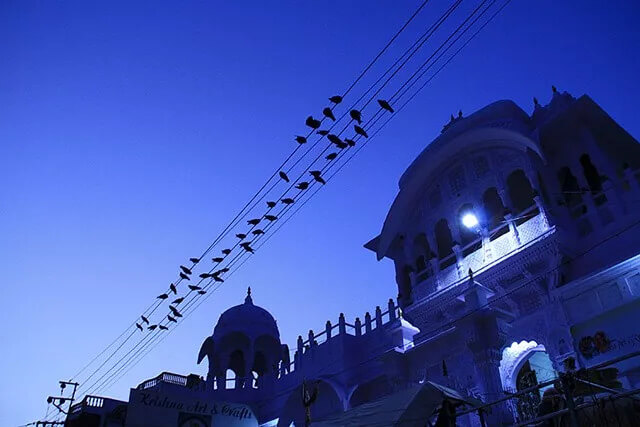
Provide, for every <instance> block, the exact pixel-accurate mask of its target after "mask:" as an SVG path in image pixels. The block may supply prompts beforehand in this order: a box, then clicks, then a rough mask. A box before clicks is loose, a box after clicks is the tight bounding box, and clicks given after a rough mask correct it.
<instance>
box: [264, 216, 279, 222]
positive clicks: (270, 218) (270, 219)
mask: <svg viewBox="0 0 640 427" xmlns="http://www.w3.org/2000/svg"><path fill="white" fill-rule="evenodd" d="M264 219H266V220H267V221H275V220H276V219H278V217H277V216H275V215H265V216H264Z"/></svg>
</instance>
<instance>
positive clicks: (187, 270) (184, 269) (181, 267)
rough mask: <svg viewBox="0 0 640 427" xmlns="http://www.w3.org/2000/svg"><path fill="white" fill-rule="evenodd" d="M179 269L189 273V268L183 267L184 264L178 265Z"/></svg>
mask: <svg viewBox="0 0 640 427" xmlns="http://www.w3.org/2000/svg"><path fill="white" fill-rule="evenodd" d="M180 270H182V271H184V272H185V274H189V275H191V270H190V269H188V268H187V267H185V266H184V265H181V266H180Z"/></svg>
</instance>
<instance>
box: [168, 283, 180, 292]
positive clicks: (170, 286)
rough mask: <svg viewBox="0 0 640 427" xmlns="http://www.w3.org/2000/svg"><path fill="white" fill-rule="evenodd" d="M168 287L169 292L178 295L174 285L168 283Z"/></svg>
mask: <svg viewBox="0 0 640 427" xmlns="http://www.w3.org/2000/svg"><path fill="white" fill-rule="evenodd" d="M169 289H171V292H173V294H174V295H178V290H177V289H176V285H174V284H173V283H172V284H170V285H169Z"/></svg>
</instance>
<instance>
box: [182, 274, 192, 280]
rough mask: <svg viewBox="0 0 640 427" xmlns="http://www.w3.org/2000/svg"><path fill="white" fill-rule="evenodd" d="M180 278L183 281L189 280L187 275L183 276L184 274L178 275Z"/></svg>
mask: <svg viewBox="0 0 640 427" xmlns="http://www.w3.org/2000/svg"><path fill="white" fill-rule="evenodd" d="M180 278H181V279H184V280H191V279H190V278H189V276H187V275H186V274H184V273H180Z"/></svg>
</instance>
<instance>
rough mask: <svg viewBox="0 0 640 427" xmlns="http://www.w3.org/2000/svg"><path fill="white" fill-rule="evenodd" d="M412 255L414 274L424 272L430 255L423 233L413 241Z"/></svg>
mask: <svg viewBox="0 0 640 427" xmlns="http://www.w3.org/2000/svg"><path fill="white" fill-rule="evenodd" d="M413 254H414V257H415V268H416V272H417V273H419V272H421V271H424V270H426V269H427V267H428V263H427V262H428V260H429V258H430V254H431V248H429V242H428V241H427V236H425V234H424V233H419V234H418V235H416V237H415V238H414V239H413Z"/></svg>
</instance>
